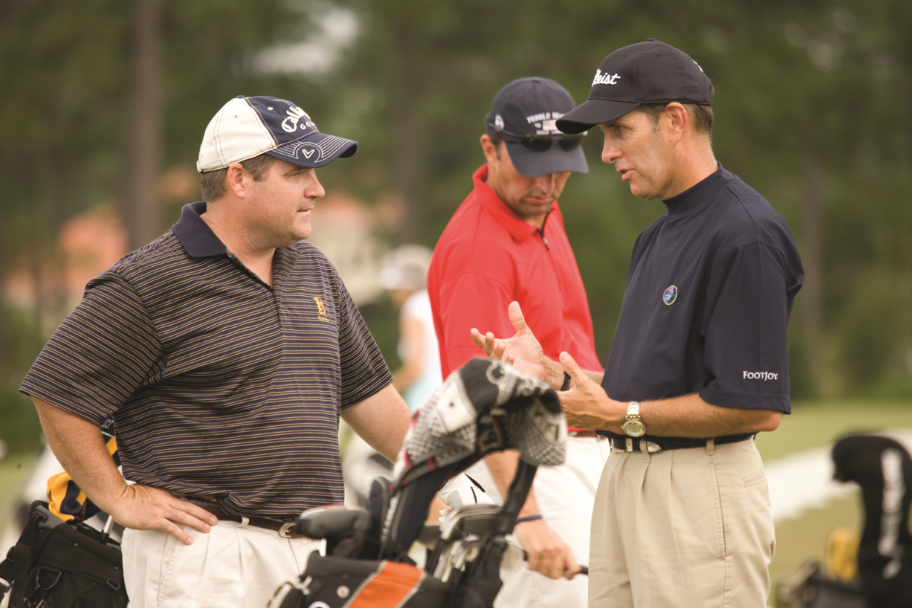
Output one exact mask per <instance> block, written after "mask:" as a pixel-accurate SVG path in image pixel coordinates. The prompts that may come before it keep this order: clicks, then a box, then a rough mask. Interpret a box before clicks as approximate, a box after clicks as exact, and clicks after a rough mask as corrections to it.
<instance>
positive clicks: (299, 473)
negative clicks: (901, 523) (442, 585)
mask: <svg viewBox="0 0 912 608" xmlns="http://www.w3.org/2000/svg"><path fill="white" fill-rule="evenodd" d="M356 149H357V143H355V142H353V141H350V140H347V139H343V138H340V137H335V136H332V135H328V134H324V133H320V131H319V130H318V129H317V127H316V125H315V124H314V123H313V122H312V121H311V119H310V117H309V116H308V115H307V114H306V113H305V112H304V111H303V110H301V109H300V108H299V107H298V106H296V105H295V104H293V103H290V102H288V101H285V100H281V99H275V98H272V97H248V98H245V97H239V98H236V99H233V100H231V101H230V102H228V103H227V104H226V105H225V106H224V107H223V108H222V109H221V110H219V112H218V113H217V114H216V115H215V117H214V118H213V119H212V121H211V122H210V124H209V126H208V128H207V129H206V133H205V135H204V137H203V143H202V146H201V148H200V157H199V162H198V164H197V167H198V169H199V171H200V172H201V173H202V179H201V181H202V190H203V198H204V199H205V201H206V202H198V203H193V204H190V205H187V206H185V207H184V209H183V212H182V214H181V219H180V221H179V222H177V224H175V225H174V226H173V227H172V229H171V230H169V231H168V232H167V233H165V234H164V235H163V236H161V237H159V238H158V239H156V240H155V241H153V242H152V243H150V244H148V245H146V246H145V247H142V248H140V249H138V250H137V251H134V252H132V253H130V254H129V255H127V256H126V257H124V258H123V259H122V260H121V261H119V262H118V263H117V264H115V265H114V266H112V267H111V268H110V269H108V270H107V271H106V272H104V273H103V274H101V275H100V276H98V277H96V278H95V279H93V280H92V281H91V282H90V283H89V284H88V286H87V287H86V293H85V298H84V299H83V301H82V302H81V303H80V304H79V306H78V307H77V308H76V310H74V311H73V312H72V313H71V314H70V315H69V316H68V317H67V318H66V320H65V321H64V322H63V324H62V325H61V326H60V327H59V328H58V330H57V331H56V332H55V333H54V335H53V336H52V337H51V339H50V340H49V342H48V344H47V345H46V346H45V348H44V349H43V350H42V352H41V354H40V355H39V357H38V359H37V361H35V364H34V365H33V366H32V368H31V370H30V371H29V373H28V375H27V376H26V378H25V380H24V381H23V383H22V387H21V390H22V391H23V392H25V393H26V394H29V395H31V396H32V398H33V400H34V402H35V405H36V407H37V408H38V414H39V416H40V418H41V423H42V426H43V427H44V431H45V434H46V435H47V438H48V443H49V444H50V446H51V448H52V449H53V450H54V453H55V454H56V455H57V457H58V459H59V460H60V462H61V464H63V466H64V468H65V469H66V470H67V472H68V473H69V474H70V475H71V476H72V477H73V480H74V481H76V483H78V484H79V487H80V488H82V490H83V491H84V492H85V494H86V495H87V496H88V497H89V498H90V499H91V500H92V501H93V502H94V503H95V504H96V505H98V506H99V507H100V508H102V509H103V510H105V511H107V512H108V513H110V514H112V515H113V516H114V518H115V520H116V521H118V522H119V523H121V524H123V525H124V526H125V527H126V528H127V530H126V531H125V533H124V540H123V555H124V577H125V580H126V585H127V592H128V594H129V597H130V602H131V605H132V606H133V607H134V608H141V607H143V606H148V607H152V606H156V607H161V608H183V607H186V606H224V607H238V608H240V607H244V608H248V607H249V608H252V607H261V606H264V605H265V604H266V602H267V601H268V599H269V597H270V596H271V595H272V593H273V592H274V591H275V589H276V588H277V587H278V586H279V585H280V584H281V583H282V582H284V581H286V580H292V579H294V578H295V577H296V576H297V575H298V574H300V573H301V572H302V571H303V570H304V567H305V565H306V561H307V558H308V556H309V555H310V553H311V552H312V551H313V550H314V549H315V548H316V544H315V542H314V541H311V540H309V539H306V538H300V537H296V533H295V529H294V526H293V522H294V520H295V519H296V518H297V516H298V515H299V514H300V513H301V511H302V510H304V509H307V508H310V507H317V506H322V505H326V504H329V503H339V502H341V501H342V499H343V490H342V472H341V466H340V462H339V449H338V437H337V433H338V425H339V418H340V417H341V418H343V419H345V421H346V422H347V423H348V424H349V425H350V426H351V427H352V428H353V429H354V430H355V431H356V432H357V433H358V434H359V435H361V437H363V438H364V439H365V440H366V441H367V442H368V443H369V444H370V445H371V446H372V447H373V448H374V449H376V450H377V451H378V452H380V453H381V454H383V455H384V456H386V457H387V458H389V459H390V460H395V458H396V454H397V452H398V450H399V447H400V445H401V443H402V439H403V437H404V436H405V433H406V431H407V428H408V424H409V420H410V411H409V409H408V407H407V406H406V405H405V402H404V401H403V400H402V398H401V397H400V396H399V394H398V393H397V392H396V390H395V389H394V388H393V387H392V376H391V375H390V372H389V370H388V369H387V367H386V364H385V363H384V361H383V357H382V356H381V355H380V351H379V349H378V348H377V345H376V344H375V343H374V340H373V338H372V337H371V335H370V332H369V331H368V330H367V327H366V326H365V324H364V321H363V320H362V319H361V315H360V314H359V313H358V309H357V308H356V307H355V305H354V303H353V302H352V300H351V298H350V297H349V294H348V292H347V291H346V289H345V285H344V284H343V283H342V280H341V279H340V277H339V275H338V273H337V272H336V270H335V268H334V267H333V265H332V264H331V263H330V262H329V260H327V259H326V257H325V256H324V255H323V254H322V253H321V252H320V251H319V250H317V249H316V248H315V247H314V246H313V245H311V244H309V243H307V242H306V241H303V240H302V239H305V238H307V237H308V236H309V235H310V213H311V210H312V209H313V208H314V205H315V203H316V200H317V199H318V198H320V197H322V196H323V194H324V191H323V187H322V186H321V185H320V182H319V181H318V179H317V176H316V169H317V168H320V167H324V166H326V165H328V164H329V163H331V162H333V161H334V160H335V159H337V158H339V157H346V156H351V155H352V154H354V152H355V151H356ZM108 416H113V418H114V420H115V422H116V424H117V433H118V437H117V443H118V448H119V454H120V461H121V463H122V465H123V477H121V475H120V473H119V472H118V470H117V468H116V466H115V464H114V461H113V460H112V459H111V457H110V456H109V455H108V453H107V451H106V450H105V445H104V443H103V441H102V436H101V433H100V432H99V426H101V424H103V422H104V420H105V419H106V418H107V417H108ZM124 479H127V480H129V481H130V482H132V483H133V485H128V484H127V483H126V482H125V481H124Z"/></svg>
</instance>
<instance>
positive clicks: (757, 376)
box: [744, 372, 779, 382]
mask: <svg viewBox="0 0 912 608" xmlns="http://www.w3.org/2000/svg"><path fill="white" fill-rule="evenodd" d="M744 377H745V378H747V379H748V380H763V381H764V382H766V381H767V380H778V379H779V374H774V373H773V372H744Z"/></svg>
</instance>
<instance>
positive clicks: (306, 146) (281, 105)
mask: <svg viewBox="0 0 912 608" xmlns="http://www.w3.org/2000/svg"><path fill="white" fill-rule="evenodd" d="M357 150H358V142H355V141H352V140H350V139H344V138H342V137H336V136H335V135H327V134H326V133H320V131H319V129H317V125H315V124H314V123H313V121H312V120H311V119H310V116H308V115H307V113H306V112H304V110H302V109H301V108H299V107H298V106H296V105H295V104H293V103H291V102H290V101H285V100H284V99H276V98H275V97H244V96H243V95H240V96H238V97H236V98H234V99H232V100H231V101H229V102H228V103H226V104H225V105H224V106H223V107H222V109H221V110H219V111H218V112H217V113H216V115H215V116H214V117H213V118H212V120H211V121H210V122H209V126H208V127H206V133H205V134H204V135H203V144H202V145H201V146H200V154H199V160H198V161H197V163H196V170H197V171H199V172H200V173H205V172H206V171H216V170H218V169H224V168H225V167H227V166H228V165H231V164H232V163H237V162H241V161H243V160H247V159H248V158H253V157H254V156H259V155H260V154H268V155H269V156H273V157H275V158H278V159H280V160H284V161H286V162H289V163H291V164H293V165H298V166H301V167H310V168H317V167H325V166H326V165H328V164H329V163H331V162H332V161H334V160H336V159H337V158H340V157H342V158H347V157H349V156H352V155H353V154H354V153H355V152H357Z"/></svg>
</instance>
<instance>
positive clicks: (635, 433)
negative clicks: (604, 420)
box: [621, 401, 646, 437]
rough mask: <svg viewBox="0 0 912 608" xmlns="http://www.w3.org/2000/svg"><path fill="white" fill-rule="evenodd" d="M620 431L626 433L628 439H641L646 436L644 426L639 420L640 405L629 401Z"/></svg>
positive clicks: (640, 419)
mask: <svg viewBox="0 0 912 608" xmlns="http://www.w3.org/2000/svg"><path fill="white" fill-rule="evenodd" d="M621 430H622V431H624V432H625V433H627V436H628V437H642V436H643V435H645V434H646V425H645V424H643V419H642V418H640V403H639V402H638V401H631V402H630V403H628V404H627V418H625V419H624V424H622V425H621Z"/></svg>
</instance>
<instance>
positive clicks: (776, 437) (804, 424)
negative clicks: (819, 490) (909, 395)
mask: <svg viewBox="0 0 912 608" xmlns="http://www.w3.org/2000/svg"><path fill="white" fill-rule="evenodd" d="M793 410H794V413H793V414H792V415H791V416H786V417H784V418H783V420H782V424H781V425H780V427H779V429H778V430H777V431H776V432H774V433H764V434H761V435H760V436H759V437H758V438H757V447H758V449H759V450H760V453H761V454H762V455H763V459H764V461H766V462H771V461H773V460H775V459H777V458H781V457H783V456H786V455H788V454H793V453H795V452H801V451H803V450H807V449H810V448H816V447H822V446H826V445H828V444H830V443H832V442H833V441H834V440H835V439H837V438H838V437H839V436H841V435H843V434H845V433H849V432H853V431H882V430H890V429H912V402H863V401H844V402H828V403H824V402H809V403H796V404H794V406H793ZM33 462H34V457H33V456H25V457H23V456H20V457H9V458H6V459H4V460H3V461H0V525H2V524H3V523H4V522H3V520H4V519H5V515H6V513H7V511H8V507H9V506H10V503H11V500H12V498H13V496H12V493H13V491H14V490H15V488H17V487H18V485H19V484H20V483H21V482H22V477H23V475H24V474H25V473H26V472H27V471H28V470H29V469H30V468H31V465H32V463H33ZM860 518H861V515H860V509H859V504H858V497H857V496H854V495H853V496H848V497H845V498H840V499H837V500H833V501H831V502H830V503H828V504H827V505H825V506H824V507H822V508H819V509H812V510H809V511H807V512H805V513H804V514H803V515H802V516H801V517H799V518H797V519H792V520H788V521H784V522H781V523H779V524H777V526H776V536H777V549H776V556H775V558H774V560H773V564H772V566H771V567H770V573H771V574H772V576H773V580H774V582H775V581H776V580H777V578H783V577H787V576H790V575H791V574H793V573H794V572H795V571H796V570H797V569H798V567H799V566H800V565H801V564H802V563H803V562H804V561H805V560H807V559H809V558H816V559H818V560H822V559H823V550H824V543H825V541H826V537H827V535H828V534H829V533H830V531H832V530H833V529H834V528H836V527H848V528H852V529H855V530H860Z"/></svg>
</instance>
